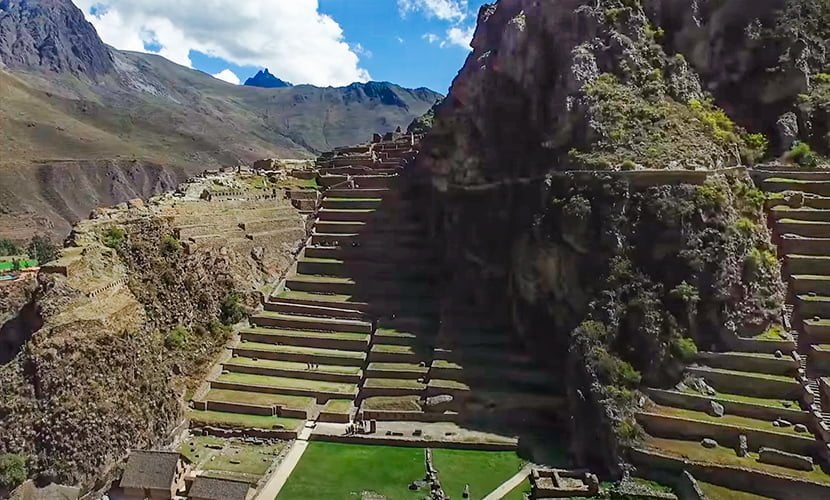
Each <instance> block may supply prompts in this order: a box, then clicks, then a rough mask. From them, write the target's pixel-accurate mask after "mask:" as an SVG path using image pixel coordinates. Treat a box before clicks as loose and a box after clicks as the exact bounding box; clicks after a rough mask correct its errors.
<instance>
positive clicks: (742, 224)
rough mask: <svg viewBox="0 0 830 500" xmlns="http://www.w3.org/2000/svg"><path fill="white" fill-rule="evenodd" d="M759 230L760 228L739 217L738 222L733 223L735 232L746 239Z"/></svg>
mask: <svg viewBox="0 0 830 500" xmlns="http://www.w3.org/2000/svg"><path fill="white" fill-rule="evenodd" d="M760 230H761V226H759V225H758V224H756V223H754V222H753V221H751V220H749V219H747V218H746V217H741V218H740V219H738V222H736V223H735V231H737V232H738V233H739V234H741V235H742V236H745V237H747V238H749V237H752V236H753V235H755V234H757V233H758V232H759V231H760Z"/></svg>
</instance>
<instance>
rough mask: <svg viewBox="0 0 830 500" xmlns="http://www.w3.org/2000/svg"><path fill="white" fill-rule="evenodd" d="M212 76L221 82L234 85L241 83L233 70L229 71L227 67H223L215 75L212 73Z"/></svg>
mask: <svg viewBox="0 0 830 500" xmlns="http://www.w3.org/2000/svg"><path fill="white" fill-rule="evenodd" d="M212 76H213V78H216V79H219V80H222V81H223V82H228V83H232V84H234V85H239V84H240V83H242V82H241V81H240V80H239V77H238V76H236V73H234V72H233V71H231V70H229V69H224V70H222V71H220V72H219V73H216V74H215V75H212Z"/></svg>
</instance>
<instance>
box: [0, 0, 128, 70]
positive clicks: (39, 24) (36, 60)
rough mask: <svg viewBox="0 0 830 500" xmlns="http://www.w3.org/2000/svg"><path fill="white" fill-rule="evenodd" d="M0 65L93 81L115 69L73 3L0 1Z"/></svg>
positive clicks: (108, 52)
mask: <svg viewBox="0 0 830 500" xmlns="http://www.w3.org/2000/svg"><path fill="white" fill-rule="evenodd" d="M0 62H2V63H3V64H4V65H6V66H8V67H10V68H40V69H45V70H48V71H56V72H60V73H72V74H74V75H84V76H87V77H92V78H94V77H97V76H100V75H103V74H105V73H108V72H110V71H112V69H113V58H112V55H111V54H110V51H109V48H107V46H106V45H104V43H103V42H102V41H101V39H100V38H98V34H97V33H96V31H95V28H94V27H93V26H92V24H90V23H89V22H87V20H86V19H85V18H84V14H83V12H81V11H80V10H79V9H78V8H77V7H75V5H74V4H73V3H72V2H71V1H70V0H2V1H0Z"/></svg>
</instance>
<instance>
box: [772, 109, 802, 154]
mask: <svg viewBox="0 0 830 500" xmlns="http://www.w3.org/2000/svg"><path fill="white" fill-rule="evenodd" d="M775 129H776V132H778V140H779V141H781V149H782V150H784V151H789V150H790V148H792V147H793V144H795V141H797V140H798V117H797V116H796V114H795V113H793V112H792V111H790V112H788V113H784V114H783V115H781V116H780V117H779V118H778V121H777V122H776V123H775Z"/></svg>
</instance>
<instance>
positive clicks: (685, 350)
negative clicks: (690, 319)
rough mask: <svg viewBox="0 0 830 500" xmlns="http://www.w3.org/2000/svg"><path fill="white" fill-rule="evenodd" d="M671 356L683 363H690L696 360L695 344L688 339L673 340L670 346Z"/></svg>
mask: <svg viewBox="0 0 830 500" xmlns="http://www.w3.org/2000/svg"><path fill="white" fill-rule="evenodd" d="M671 351H672V354H674V355H675V356H676V357H677V358H678V359H680V360H681V361H683V362H684V363H691V362H692V361H694V360H695V359H696V358H697V353H698V350H697V344H695V341H694V340H692V339H690V338H689V337H680V338H677V339H674V340H673V341H672V345H671Z"/></svg>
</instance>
